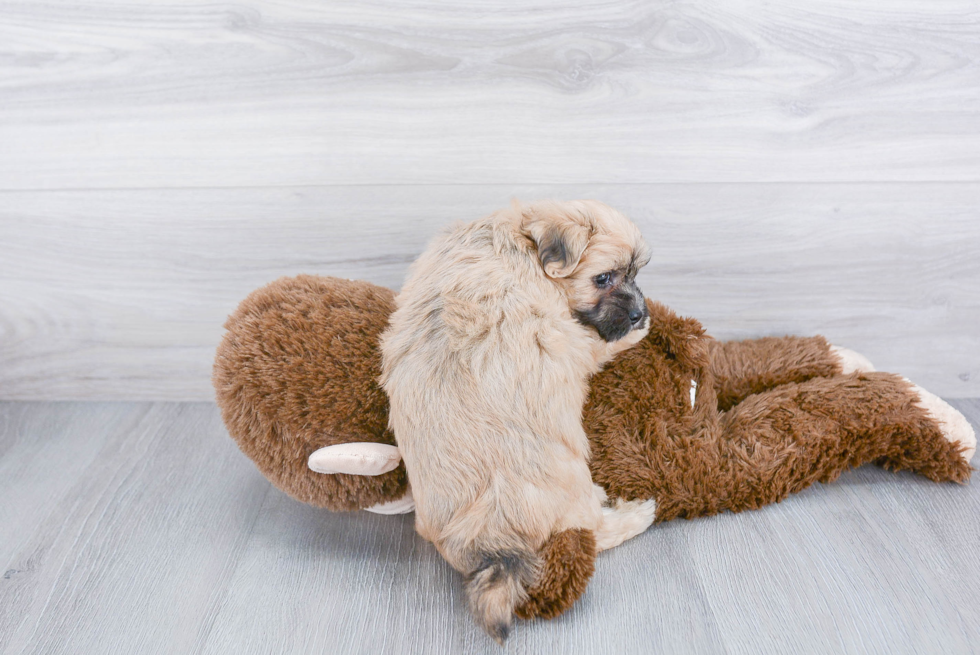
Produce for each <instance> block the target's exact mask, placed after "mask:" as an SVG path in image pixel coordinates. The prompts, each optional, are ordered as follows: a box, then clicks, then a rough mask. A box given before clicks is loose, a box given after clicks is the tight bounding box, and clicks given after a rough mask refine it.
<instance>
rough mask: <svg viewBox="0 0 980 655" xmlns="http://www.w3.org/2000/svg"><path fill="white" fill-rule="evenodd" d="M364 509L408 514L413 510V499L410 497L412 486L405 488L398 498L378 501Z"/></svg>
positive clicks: (381, 512)
mask: <svg viewBox="0 0 980 655" xmlns="http://www.w3.org/2000/svg"><path fill="white" fill-rule="evenodd" d="M364 511H366V512H374V513H375V514H389V515H390V514H408V513H409V512H414V511H415V499H414V498H413V497H412V488H411V487H409V488H408V489H406V490H405V495H404V496H402V497H401V498H399V499H398V500H392V501H390V502H387V503H378V504H377V505H372V506H371V507H365V508H364Z"/></svg>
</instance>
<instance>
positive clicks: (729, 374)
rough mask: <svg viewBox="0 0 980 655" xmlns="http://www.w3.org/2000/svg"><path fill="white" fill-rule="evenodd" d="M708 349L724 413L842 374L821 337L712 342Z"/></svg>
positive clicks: (828, 346) (719, 402) (838, 363)
mask: <svg viewBox="0 0 980 655" xmlns="http://www.w3.org/2000/svg"><path fill="white" fill-rule="evenodd" d="M709 348H710V350H711V373H712V374H713V375H714V377H715V390H716V392H717V394H718V407H719V409H721V410H726V409H730V408H731V407H732V406H733V405H736V404H738V403H740V402H742V400H744V399H745V398H747V397H748V396H750V395H752V394H754V393H762V392H763V391H766V390H767V389H774V388H776V387H778V386H779V385H781V384H789V383H790V382H806V381H807V380H809V379H810V378H815V377H830V376H832V375H838V374H840V372H841V367H840V362H839V360H838V359H837V357H836V356H835V355H834V354H833V353H832V352H831V351H830V344H828V343H827V340H826V339H824V338H823V337H821V336H816V337H780V338H776V337H764V338H762V339H748V340H746V341H711V342H710V343H709Z"/></svg>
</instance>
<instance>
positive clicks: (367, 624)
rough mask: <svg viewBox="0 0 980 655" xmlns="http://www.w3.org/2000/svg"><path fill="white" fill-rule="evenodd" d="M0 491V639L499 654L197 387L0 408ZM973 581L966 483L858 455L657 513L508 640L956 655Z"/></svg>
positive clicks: (976, 490) (977, 548)
mask: <svg viewBox="0 0 980 655" xmlns="http://www.w3.org/2000/svg"><path fill="white" fill-rule="evenodd" d="M952 402H953V404H954V405H955V406H956V407H957V408H958V409H960V410H961V411H963V412H964V413H965V414H966V415H967V416H968V418H969V419H970V420H971V422H972V423H973V425H974V426H976V427H977V428H980V400H958V401H952ZM977 464H980V459H976V460H974V465H977ZM0 499H2V502H0V528H2V529H0V567H2V570H3V571H4V573H3V577H2V578H0V652H3V653H45V654H48V653H86V654H94V653H113V654H116V653H242V654H244V653H260V654H267V653H290V654H293V653H496V652H501V651H500V650H499V649H498V647H497V646H496V644H494V643H493V642H492V641H491V640H490V639H489V638H488V637H486V636H485V635H484V634H483V633H482V632H480V631H479V630H478V629H477V628H476V627H475V625H474V624H473V622H472V621H471V619H470V618H469V616H468V614H467V612H466V610H465V609H464V606H463V601H462V598H461V580H460V577H459V576H458V575H457V574H456V573H455V572H453V571H452V570H451V569H450V568H449V567H448V566H447V565H446V563H445V562H444V561H443V560H442V559H441V558H440V557H439V556H438V555H437V554H436V552H435V549H434V548H433V547H432V546H431V545H430V544H428V543H426V542H423V541H422V540H421V539H420V538H419V537H418V536H417V535H416V534H415V532H414V530H413V526H412V515H408V516H400V517H385V516H376V515H372V514H368V513H364V512H360V513H355V514H331V513H329V512H326V511H323V510H317V509H313V508H311V507H308V506H306V505H303V504H301V503H298V502H296V501H293V500H291V499H289V498H288V497H286V496H285V495H283V494H282V493H280V492H279V491H277V490H275V489H274V488H272V487H271V486H270V485H269V483H268V482H267V481H266V480H265V479H264V478H263V477H262V476H261V475H260V474H259V473H258V472H257V471H256V470H255V469H254V467H253V466H252V464H251V462H250V461H249V460H248V459H246V458H245V456H244V455H242V454H241V453H240V452H238V450H237V448H236V446H235V444H234V443H233V442H232V441H231V439H230V438H229V437H228V436H227V434H226V433H225V431H224V428H223V426H222V424H221V420H220V417H219V414H218V411H217V409H216V407H215V406H214V405H212V404H208V403H94V402H87V403H86V402H80V403H20V402H17V403H0ZM977 589H980V479H975V480H974V482H973V483H972V484H970V485H967V486H957V485H953V484H943V485H937V484H934V483H931V482H928V481H927V480H924V479H922V478H919V477H915V476H913V475H906V474H899V475H896V474H891V473H887V472H885V471H883V470H880V469H876V468H873V467H866V468H863V469H860V470H858V471H854V472H850V473H847V474H845V475H844V476H843V477H842V478H841V479H840V480H838V481H837V482H835V483H833V484H828V485H816V486H815V487H812V488H810V489H808V490H806V491H805V492H803V493H802V494H799V495H798V496H794V497H791V498H789V499H788V500H786V501H784V502H783V503H781V504H778V505H773V506H770V507H767V508H765V509H762V510H759V511H756V512H747V513H743V514H740V515H723V516H718V517H713V518H710V519H703V520H695V521H683V520H678V521H673V522H670V523H665V524H660V525H655V526H653V527H652V528H651V529H650V530H648V531H647V532H646V533H644V534H643V535H640V536H639V537H637V538H636V539H634V540H632V541H630V542H627V543H626V544H624V545H623V546H621V547H619V548H617V549H615V550H613V551H610V552H607V553H604V554H603V555H601V556H600V557H599V560H598V562H597V568H596V573H595V577H594V578H593V580H592V583H591V584H590V586H589V588H588V590H587V592H586V594H585V595H584V596H583V598H582V599H581V600H580V601H579V603H578V604H577V605H576V606H575V607H574V608H573V609H572V610H571V611H570V612H568V613H566V614H565V615H563V616H562V617H560V618H559V619H557V620H554V621H550V622H547V621H534V622H519V623H518V624H517V627H516V629H515V631H514V633H513V635H512V637H511V639H510V640H509V641H508V642H507V648H506V652H511V653H543V652H554V653H610V654H612V653H746V654H754V653H838V652H845V653H889V654H895V653H970V652H977V651H978V650H980V595H978V594H977Z"/></svg>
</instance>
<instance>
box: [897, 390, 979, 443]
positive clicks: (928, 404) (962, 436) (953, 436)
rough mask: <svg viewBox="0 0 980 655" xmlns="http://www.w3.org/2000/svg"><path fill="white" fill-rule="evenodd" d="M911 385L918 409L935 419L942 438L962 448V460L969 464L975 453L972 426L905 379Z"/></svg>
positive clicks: (932, 395) (974, 435) (951, 408)
mask: <svg viewBox="0 0 980 655" xmlns="http://www.w3.org/2000/svg"><path fill="white" fill-rule="evenodd" d="M906 381H907V382H908V383H909V384H911V385H912V391H913V392H914V393H915V394H917V395H918V396H919V402H918V403H916V404H917V405H918V406H919V407H921V408H922V409H924V410H926V412H927V413H928V414H929V416H931V417H932V418H933V419H935V421H936V423H938V424H939V429H940V430H942V433H943V436H944V437H946V439H947V440H948V441H951V442H952V443H956V444H960V445H961V446H963V447H964V448H963V458H964V459H965V460H966V461H967V462H969V461H970V460H971V459H973V455H974V453H976V452H977V435H976V434H975V433H974V432H973V426H972V425H970V422H969V421H967V420H966V417H965V416H963V415H962V414H960V413H959V412H958V411H956V409H954V408H953V407H952V406H951V405H950V404H949V403H947V402H946V401H945V400H943V399H942V398H940V397H939V396H937V395H935V394H932V393H929V392H928V391H926V390H925V389H923V388H922V387H920V386H919V385H917V384H915V383H913V382H912V381H911V380H908V379H907V378H906Z"/></svg>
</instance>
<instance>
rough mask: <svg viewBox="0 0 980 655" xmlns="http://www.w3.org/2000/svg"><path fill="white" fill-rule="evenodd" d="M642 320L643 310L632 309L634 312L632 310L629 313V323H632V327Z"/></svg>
mask: <svg viewBox="0 0 980 655" xmlns="http://www.w3.org/2000/svg"><path fill="white" fill-rule="evenodd" d="M642 319H643V310H642V309H634V310H632V311H631V312H630V321H632V322H633V325H636V324H637V323H639V322H640V321H641V320H642Z"/></svg>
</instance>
